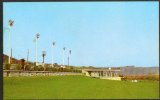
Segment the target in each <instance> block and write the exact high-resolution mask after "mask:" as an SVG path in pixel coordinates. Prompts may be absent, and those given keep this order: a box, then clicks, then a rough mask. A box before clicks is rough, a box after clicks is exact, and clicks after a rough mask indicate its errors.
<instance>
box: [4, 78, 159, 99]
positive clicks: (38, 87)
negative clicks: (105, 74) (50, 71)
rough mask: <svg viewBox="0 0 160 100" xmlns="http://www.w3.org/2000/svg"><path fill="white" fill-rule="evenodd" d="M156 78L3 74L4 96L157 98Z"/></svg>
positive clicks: (19, 97)
mask: <svg viewBox="0 0 160 100" xmlns="http://www.w3.org/2000/svg"><path fill="white" fill-rule="evenodd" d="M158 86H159V84H158V82H157V81H143V82H138V83H131V82H124V81H111V80H101V79H95V78H89V77H85V76H50V77H17V78H13V77H9V78H4V92H3V93H4V99H12V98H13V99H22V98H25V99H38V98H39V99H55V98H79V99H83V98H158V97H159V90H158V89H159V87H158Z"/></svg>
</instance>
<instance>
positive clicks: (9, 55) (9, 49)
mask: <svg viewBox="0 0 160 100" xmlns="http://www.w3.org/2000/svg"><path fill="white" fill-rule="evenodd" d="M13 23H14V21H12V20H11V19H10V20H9V21H8V57H9V58H8V63H9V64H10V63H11V58H10V57H11V47H10V30H11V27H12V26H13Z"/></svg>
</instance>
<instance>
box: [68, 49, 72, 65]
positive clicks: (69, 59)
mask: <svg viewBox="0 0 160 100" xmlns="http://www.w3.org/2000/svg"><path fill="white" fill-rule="evenodd" d="M70 56H71V50H69V54H68V67H69V64H70Z"/></svg>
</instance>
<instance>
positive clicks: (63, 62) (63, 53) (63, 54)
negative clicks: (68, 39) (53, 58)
mask: <svg viewBox="0 0 160 100" xmlns="http://www.w3.org/2000/svg"><path fill="white" fill-rule="evenodd" d="M65 50H66V48H65V47H64V48H63V62H62V67H63V66H64V52H65Z"/></svg>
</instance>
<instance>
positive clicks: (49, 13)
mask: <svg viewBox="0 0 160 100" xmlns="http://www.w3.org/2000/svg"><path fill="white" fill-rule="evenodd" d="M3 4H4V5H3V23H4V24H3V27H4V28H5V27H7V26H8V25H7V24H8V20H9V19H12V20H14V26H13V27H12V29H11V47H12V50H13V57H15V58H18V59H20V58H25V59H26V56H27V49H29V50H30V56H29V60H30V61H35V55H36V54H35V52H36V51H35V43H33V38H34V37H35V34H36V33H40V38H39V41H38V56H39V58H38V61H39V62H42V56H41V53H42V51H43V50H45V51H46V52H47V55H46V58H45V62H47V63H51V61H52V58H51V57H52V54H51V53H52V48H53V47H52V42H53V41H55V42H56V45H55V47H54V54H53V55H54V62H56V63H59V64H61V63H62V48H63V47H66V48H67V49H66V52H65V64H67V55H68V51H69V50H70V49H71V50H72V55H71V61H70V63H71V65H76V66H89V65H91V66H97V67H104V66H126V65H135V66H144V67H147V66H158V65H159V11H158V2H37V3H36V2H27V3H26V2H23V3H20V2H19V3H16V2H13V3H11V2H10V3H3ZM3 32H4V33H3V52H4V54H7V53H8V51H7V50H8V41H7V40H8V31H7V30H4V31H3Z"/></svg>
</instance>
